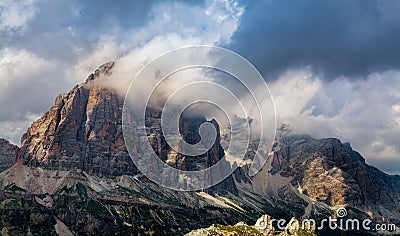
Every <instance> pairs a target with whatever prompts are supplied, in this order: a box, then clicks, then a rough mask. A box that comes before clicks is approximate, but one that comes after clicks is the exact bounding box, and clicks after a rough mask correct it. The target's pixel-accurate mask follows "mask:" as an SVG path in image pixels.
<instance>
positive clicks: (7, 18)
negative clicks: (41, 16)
mask: <svg viewBox="0 0 400 236" xmlns="http://www.w3.org/2000/svg"><path fill="white" fill-rule="evenodd" d="M34 5H35V1H34V0H17V1H13V0H2V1H0V30H4V29H9V30H21V29H23V28H24V27H25V26H26V24H27V22H28V21H29V20H30V19H31V18H32V17H33V16H34V15H35V10H36V9H35V6H34Z"/></svg>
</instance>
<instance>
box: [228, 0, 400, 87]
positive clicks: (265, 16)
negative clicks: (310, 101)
mask: <svg viewBox="0 0 400 236" xmlns="http://www.w3.org/2000/svg"><path fill="white" fill-rule="evenodd" d="M399 8H400V2H399V1H391V0H389V1H378V0H366V1H362V0H361V1H359V0H356V1H336V0H328V1H296V2H292V1H287V0H283V1H252V2H249V3H248V5H247V6H246V14H245V15H244V16H243V18H242V24H241V26H242V27H241V28H240V30H238V32H237V33H236V34H235V35H234V36H233V39H232V40H233V42H234V45H232V46H231V48H233V49H234V50H236V51H238V52H240V53H241V54H242V55H244V56H245V57H247V58H248V59H249V60H250V61H251V62H252V63H254V64H255V66H256V67H257V68H258V69H260V70H261V72H262V74H263V75H264V76H266V78H267V79H269V80H273V79H276V78H277V77H278V76H279V74H280V73H285V72H286V70H288V69H302V68H304V67H307V66H309V67H311V68H312V69H313V70H314V71H317V72H318V73H321V74H324V79H329V80H333V79H335V78H337V77H339V76H348V77H349V78H350V77H365V76H367V75H368V74H370V73H374V72H378V71H386V70H391V69H399V68H400V47H399V46H398V42H400V14H398V9H399Z"/></svg>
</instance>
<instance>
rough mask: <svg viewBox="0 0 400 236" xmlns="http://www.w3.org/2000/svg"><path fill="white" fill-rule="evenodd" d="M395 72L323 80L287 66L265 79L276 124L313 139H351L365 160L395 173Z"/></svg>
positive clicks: (399, 127)
mask: <svg viewBox="0 0 400 236" xmlns="http://www.w3.org/2000/svg"><path fill="white" fill-rule="evenodd" d="M399 77H400V71H386V72H380V73H372V74H369V75H368V76H366V77H365V78H360V79H359V80H354V79H351V78H347V77H339V78H336V79H335V80H333V81H324V80H323V78H322V77H320V76H318V74H315V73H313V72H312V71H311V70H310V69H309V68H304V69H301V70H289V71H287V72H286V73H285V74H284V75H282V76H281V77H280V78H278V79H277V80H276V81H275V82H273V83H272V84H271V92H272V94H273V97H274V100H275V105H276V109H277V120H278V124H281V123H289V124H290V125H291V127H292V129H293V131H294V132H295V133H301V134H309V135H311V136H313V137H316V138H325V137H338V138H340V139H341V140H342V141H344V142H351V144H352V146H353V148H355V149H356V150H358V151H359V152H361V154H362V155H364V156H365V157H366V159H367V162H368V163H370V164H373V165H375V166H377V167H379V168H381V169H383V170H386V171H388V172H392V173H394V172H396V171H397V173H399V172H400V144H399V143H398V140H400V124H399V122H398V121H399V118H400V112H399V107H400V105H399V104H400V96H399V94H398V91H399V90H400V81H399V80H398V78H399Z"/></svg>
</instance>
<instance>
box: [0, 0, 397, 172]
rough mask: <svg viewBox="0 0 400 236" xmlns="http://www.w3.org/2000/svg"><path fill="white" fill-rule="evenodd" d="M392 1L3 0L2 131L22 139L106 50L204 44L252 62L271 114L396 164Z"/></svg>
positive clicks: (135, 59)
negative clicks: (265, 90)
mask: <svg viewBox="0 0 400 236" xmlns="http://www.w3.org/2000/svg"><path fill="white" fill-rule="evenodd" d="M399 10H400V1H396V0H387V1H375V0H362V1H361V0H360V1H356V0H351V1H346V0H339V1H337V0H335V1H334V0H327V1H309V0H307V1H306V0H300V1H288V0H282V1H271V0H266V1H233V0H215V1H208V0H206V1H204V2H202V1H121V2H119V3H118V4H117V3H114V2H112V1H74V0H72V1H46V0H27V1H12V0H2V1H0V137H3V138H6V139H8V140H10V141H11V142H13V143H15V144H20V137H21V136H22V134H23V133H24V132H25V131H26V130H27V128H28V127H29V125H30V124H31V123H32V121H34V120H36V119H38V118H39V117H40V116H41V115H42V114H43V113H44V112H45V111H47V110H48V109H49V108H50V107H51V105H53V103H54V99H55V97H56V96H57V94H60V93H64V92H67V91H69V90H70V89H71V88H72V87H73V86H74V85H75V84H79V83H81V82H83V81H84V80H85V79H86V77H87V76H88V75H89V74H90V73H91V72H93V71H94V70H95V69H96V68H97V67H98V66H99V65H101V64H103V63H105V62H107V61H110V60H114V61H119V62H120V63H119V64H120V65H125V66H136V67H138V68H139V67H140V65H142V64H143V63H144V62H146V61H148V60H150V59H151V58H154V57H156V56H158V55H159V54H161V53H163V52H166V51H168V50H171V49H175V48H178V47H182V46H190V45H196V44H205V45H215V46H221V47H225V48H228V49H230V50H233V51H235V52H237V53H239V54H240V55H242V56H243V57H245V58H246V59H248V60H249V61H250V62H251V63H253V64H254V66H255V67H256V68H257V69H258V70H259V71H260V73H261V74H262V75H263V77H264V79H265V80H266V81H267V83H268V85H269V87H270V90H271V93H272V95H273V99H274V102H275V106H276V113H277V122H278V125H279V124H281V123H288V124H290V126H291V129H292V130H293V132H295V133H301V134H310V135H311V136H313V137H316V138H324V137H337V138H340V139H341V140H342V141H343V142H350V143H351V145H352V147H353V148H354V149H355V150H357V151H359V152H360V153H361V154H362V155H363V156H364V157H365V158H366V161H367V163H369V164H372V165H375V166H377V167H378V168H380V169H381V170H383V171H385V172H387V173H392V174H394V173H397V174H400V142H399V140H400V92H399V91H400V46H399V43H398V42H400V14H399V12H400V11H399ZM121 67H123V66H121ZM122 71H124V70H122ZM132 76H133V75H132Z"/></svg>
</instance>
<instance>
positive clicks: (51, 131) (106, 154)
mask: <svg viewBox="0 0 400 236" xmlns="http://www.w3.org/2000/svg"><path fill="white" fill-rule="evenodd" d="M114 66H115V63H114V62H108V63H105V64H103V65H102V66H100V67H99V69H97V70H96V71H95V72H94V73H92V74H91V75H90V76H89V77H88V79H87V80H86V82H84V83H82V84H80V85H77V86H75V87H74V88H73V89H72V90H71V91H70V92H68V93H64V94H61V95H59V96H57V98H56V99H55V104H54V106H52V107H51V108H50V110H49V111H47V112H46V113H45V114H44V115H43V116H42V117H41V118H40V119H38V120H37V121H35V122H33V124H32V125H31V126H30V127H29V129H28V130H27V132H26V133H25V134H24V135H23V137H22V138H21V147H20V148H18V147H17V146H15V145H12V144H10V143H8V142H7V141H6V140H3V139H0V154H1V155H0V157H1V162H0V164H1V165H0V168H3V170H4V169H5V171H3V172H2V173H0V193H1V194H0V197H2V198H3V199H5V200H4V201H3V203H2V206H3V210H2V212H3V214H7V215H9V216H13V217H14V218H10V217H6V218H7V219H11V220H9V222H7V225H9V226H7V227H9V228H12V229H13V230H16V229H18V230H20V231H18V232H20V234H26V232H27V231H29V230H34V231H35V230H36V231H35V232H44V231H40V230H48V231H49V234H50V232H52V231H51V228H52V226H51V227H47V226H48V225H49V224H53V223H52V222H53V221H54V222H57V224H58V222H59V221H60V222H61V221H62V222H61V223H60V224H65V225H64V226H65V227H67V228H70V229H73V231H74V232H78V233H82V234H107V233H108V234H109V233H110V232H121V230H124V231H123V232H124V233H123V234H138V233H139V234H141V233H143V234H145V233H149V232H156V233H160V231H157V229H160V227H161V226H163V227H164V228H163V229H168V231H167V232H168V233H166V235H170V234H171V232H174V233H177V232H179V233H180V234H182V233H186V232H189V231H190V230H191V229H194V228H204V227H208V226H209V225H210V221H211V222H213V223H215V222H217V221H218V222H219V223H224V224H226V223H232V221H238V220H248V221H250V222H251V221H252V220H253V221H254V220H256V219H255V218H254V216H255V215H260V214H263V213H267V214H269V215H271V216H273V217H275V218H278V217H285V218H288V219H290V218H291V217H293V216H295V217H321V215H322V216H329V215H332V214H334V212H335V209H337V207H339V206H346V207H347V208H348V210H349V215H350V216H352V217H362V218H370V219H372V220H374V222H383V221H386V222H394V223H396V224H397V225H400V221H399V219H400V205H399V202H400V176H391V175H387V174H385V173H383V172H381V171H380V170H378V169H377V168H375V167H372V166H369V165H367V164H366V163H365V160H364V158H363V157H362V156H361V155H360V154H359V153H357V152H356V151H354V150H352V148H351V146H350V144H349V143H342V142H341V141H340V140H339V139H336V138H326V139H314V138H312V137H310V136H308V135H293V134H291V131H290V128H289V126H288V125H284V126H282V127H281V128H280V129H279V132H278V133H277V140H276V143H275V145H274V146H273V149H272V151H271V152H270V150H259V152H258V153H259V154H260V155H266V156H267V155H268V161H267V163H266V165H265V166H264V167H263V168H262V170H261V171H260V172H259V173H258V174H257V175H256V176H254V177H250V176H249V175H248V170H249V165H250V164H251V158H252V157H253V156H254V155H252V154H251V153H254V151H255V150H254V149H253V148H256V147H258V145H252V144H251V145H250V146H249V150H248V153H247V154H246V158H247V159H246V162H245V163H244V164H243V165H240V166H239V167H238V168H237V169H236V171H235V172H234V175H233V176H229V177H228V178H227V179H225V180H224V181H223V182H221V183H220V184H218V185H216V186H214V187H212V188H210V189H206V190H204V191H201V192H189V193H187V192H184V193H182V192H176V191H172V190H169V189H165V188H162V187H161V186H158V185H157V184H155V183H153V182H151V181H149V180H148V179H147V178H146V177H144V176H143V175H141V173H140V172H139V171H138V170H137V168H136V167H135V165H134V164H133V162H132V160H131V158H130V156H129V154H128V152H127V149H126V146H125V141H124V138H123V134H122V119H121V118H122V106H123V100H122V98H121V97H120V96H118V95H117V94H116V91H115V90H113V89H111V88H107V87H105V86H104V84H102V83H96V78H101V77H102V76H103V75H105V76H109V75H111V73H112V69H113V67H114ZM88 84H90V86H88ZM146 116H147V117H146V120H145V126H146V131H147V134H148V140H149V142H150V144H151V146H152V147H153V150H154V151H155V152H156V153H157V154H158V155H159V156H160V158H161V159H162V160H163V161H165V162H166V163H167V164H169V165H171V166H174V167H176V168H178V169H182V170H198V169H203V168H207V167H210V166H212V165H214V164H215V163H216V162H218V161H220V160H221V157H222V156H223V155H224V150H223V148H222V145H221V144H220V143H219V142H220V136H219V135H218V137H217V141H216V142H215V143H214V145H213V147H212V148H211V149H210V150H209V151H208V152H207V153H206V154H204V155H200V156H197V157H188V156H184V155H182V154H179V153H177V152H176V151H175V149H174V148H171V147H169V145H168V144H167V143H166V141H165V139H164V137H163V135H162V132H161V129H160V124H161V122H160V119H161V117H160V111H159V110H158V109H155V108H151V107H149V108H148V110H147V111H146ZM202 122H210V123H212V124H213V125H214V126H215V128H216V130H218V131H219V126H218V124H217V122H216V121H215V120H212V121H207V120H206V119H205V118H204V117H183V118H182V119H181V120H180V130H181V134H182V135H183V136H184V139H185V140H186V141H187V142H189V143H196V142H198V141H199V140H198V139H199V136H198V133H196V132H197V130H198V128H199V126H200V124H201V123H202ZM255 143H257V141H255ZM16 160H19V161H18V163H17V164H15V165H14V166H12V167H10V166H11V165H12V164H14V163H15V162H16ZM9 167H10V168H9ZM169 177H170V176H169ZM170 179H171V180H167V181H176V179H173V178H170ZM12 199H14V200H12ZM15 199H17V201H15ZM18 199H19V200H18ZM21 199H24V200H21ZM38 204H39V205H40V206H42V207H44V208H40V209H39V207H38ZM48 208H51V209H48ZM15 209H17V210H15ZM204 209H206V210H204ZM21 212H22V213H23V214H24V215H25V216H26V218H21V217H20V214H22V213H21ZM121 212H123V213H121ZM37 216H40V218H41V219H42V218H43V219H45V220H44V221H40V222H39V223H35V222H36V219H37ZM188 216H190V217H188ZM45 221H46V222H48V223H43V222H45ZM24 222H30V223H29V224H28V225H26V227H25V226H23V227H22V228H21V225H24ZM63 222H64V223H63ZM80 222H89V223H88V225H89V226H90V227H89V228H88V227H86V225H82V224H81V223H80ZM125 223H126V224H125ZM54 224H56V223H54ZM182 224H184V225H185V226H184V227H181V225H182ZM252 224H254V222H252ZM38 225H40V226H38ZM166 225H167V226H166ZM136 226H138V227H136ZM139 226H140V227H139ZM24 227H25V228H24ZM35 227H37V228H35ZM135 227H136V228H135ZM39 229H40V230H39ZM164 231H165V230H164ZM46 232H47V231H46ZM17 234H18V233H17Z"/></svg>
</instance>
